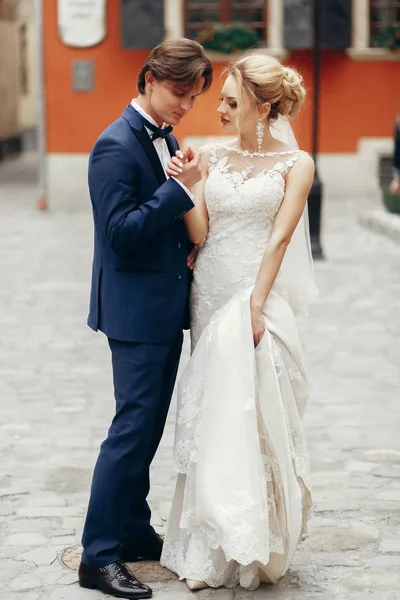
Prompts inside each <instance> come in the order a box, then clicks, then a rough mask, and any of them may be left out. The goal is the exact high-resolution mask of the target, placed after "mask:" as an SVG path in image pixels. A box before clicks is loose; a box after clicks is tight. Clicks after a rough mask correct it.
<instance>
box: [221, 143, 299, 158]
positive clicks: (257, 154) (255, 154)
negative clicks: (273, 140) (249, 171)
mask: <svg viewBox="0 0 400 600" xmlns="http://www.w3.org/2000/svg"><path fill="white" fill-rule="evenodd" d="M216 146H219V147H220V148H224V149H225V150H228V151H229V152H236V154H240V155H241V156H246V157H250V158H253V157H260V158H261V157H266V156H284V155H285V154H296V153H297V152H299V150H284V151H283V152H250V151H249V150H239V148H232V147H230V146H226V145H225V144H221V143H217V144H216Z"/></svg>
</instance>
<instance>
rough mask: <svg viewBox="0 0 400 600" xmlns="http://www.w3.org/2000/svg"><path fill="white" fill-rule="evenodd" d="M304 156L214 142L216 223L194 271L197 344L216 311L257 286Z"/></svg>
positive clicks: (211, 206) (211, 184)
mask: <svg viewBox="0 0 400 600" xmlns="http://www.w3.org/2000/svg"><path fill="white" fill-rule="evenodd" d="M300 155H301V152H300V151H298V150H290V151H286V152H271V153H265V154H260V155H256V156H255V155H251V154H249V153H248V154H247V153H242V152H238V151H237V150H235V149H234V148H232V147H229V146H227V145H223V144H215V145H213V146H210V147H209V175H208V179H207V182H206V185H205V192H204V193H205V201H206V204H207V210H208V214H209V219H210V222H209V233H208V236H207V239H206V242H205V244H204V247H203V248H202V250H201V252H200V253H199V256H198V259H197V263H196V267H195V271H194V283H193V288H192V339H193V343H195V342H196V340H197V339H198V336H199V335H200V333H201V331H202V330H203V328H204V327H205V326H206V325H207V323H208V322H209V319H210V318H211V315H212V313H214V312H215V310H217V309H218V308H220V307H221V306H223V305H224V304H225V303H226V301H227V300H229V298H230V297H231V296H232V295H233V294H234V293H236V291H238V290H239V289H240V288H245V287H248V286H251V285H254V283H255V280H256V277H257V274H258V270H259V267H260V263H261V260H262V257H263V255H264V252H265V250H266V247H267V244H268V241H269V238H270V236H271V231H272V227H273V223H274V220H275V217H276V215H277V212H278V210H279V207H280V205H281V203H282V200H283V197H284V194H285V178H286V175H287V173H288V172H289V170H290V168H291V167H292V166H293V165H294V163H295V162H296V160H297V159H298V158H299V156H300Z"/></svg>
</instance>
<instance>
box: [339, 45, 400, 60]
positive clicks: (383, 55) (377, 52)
mask: <svg viewBox="0 0 400 600" xmlns="http://www.w3.org/2000/svg"><path fill="white" fill-rule="evenodd" d="M346 52H347V55H348V56H350V58H352V59H353V60H368V61H374V60H376V61H398V60H400V52H392V51H390V50H385V49H384V48H348V49H347V50H346Z"/></svg>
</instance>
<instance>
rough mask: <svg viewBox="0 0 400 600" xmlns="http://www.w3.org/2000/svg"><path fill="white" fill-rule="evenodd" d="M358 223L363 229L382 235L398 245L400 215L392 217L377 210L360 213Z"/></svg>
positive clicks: (385, 212)
mask: <svg viewBox="0 0 400 600" xmlns="http://www.w3.org/2000/svg"><path fill="white" fill-rule="evenodd" d="M359 222H360V223H361V225H363V226H364V227H367V228H368V229H372V230H373V231H377V232H378V233H383V234H384V235H386V236H388V237H390V238H391V239H392V240H394V241H395V242H397V243H400V215H394V214H391V213H388V212H387V211H385V210H383V209H380V208H377V209H375V210H372V211H369V212H366V213H362V214H361V215H360V216H359Z"/></svg>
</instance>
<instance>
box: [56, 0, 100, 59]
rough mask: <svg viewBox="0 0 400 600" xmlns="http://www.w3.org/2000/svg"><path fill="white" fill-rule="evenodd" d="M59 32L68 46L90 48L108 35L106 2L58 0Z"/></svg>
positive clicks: (98, 0)
mask: <svg viewBox="0 0 400 600" xmlns="http://www.w3.org/2000/svg"><path fill="white" fill-rule="evenodd" d="M57 2H58V4H57V7H58V11H57V12H58V14H57V21H58V31H59V34H60V37H61V40H62V42H63V43H64V44H65V45H66V46H74V47H75V48H89V47H90V46H95V45H96V44H99V43H100V42H101V41H102V40H103V39H104V38H105V35H106V15H105V11H106V0H57Z"/></svg>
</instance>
